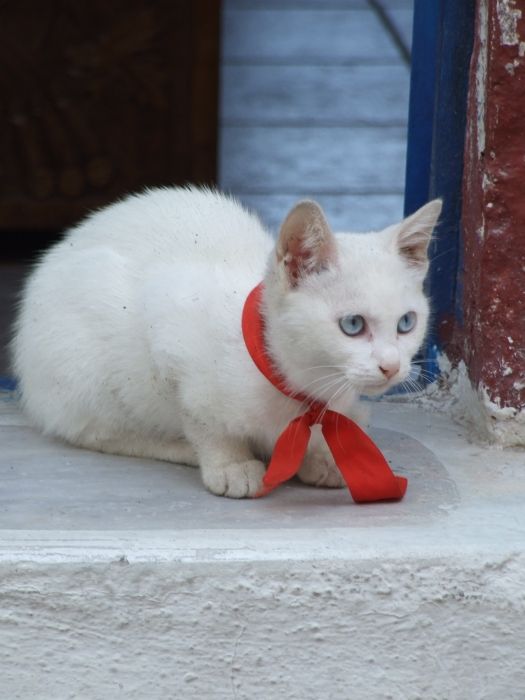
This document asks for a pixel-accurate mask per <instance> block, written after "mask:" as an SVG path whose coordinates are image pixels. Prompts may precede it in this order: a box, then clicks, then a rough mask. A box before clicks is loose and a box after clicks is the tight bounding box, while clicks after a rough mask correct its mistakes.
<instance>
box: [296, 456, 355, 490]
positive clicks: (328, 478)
mask: <svg viewBox="0 0 525 700" xmlns="http://www.w3.org/2000/svg"><path fill="white" fill-rule="evenodd" d="M297 476H298V477H299V479H300V480H301V481H303V482H304V483H305V484H309V485H310V486H323V487H325V488H331V489H340V488H343V486H344V485H345V481H344V479H343V477H342V475H341V472H340V471H339V469H338V468H337V466H336V465H335V462H334V461H333V459H332V458H331V456H328V455H325V454H324V453H315V452H314V453H313V454H309V455H307V456H306V458H305V460H304V462H303V464H302V466H301V468H300V470H299V472H298V473H297Z"/></svg>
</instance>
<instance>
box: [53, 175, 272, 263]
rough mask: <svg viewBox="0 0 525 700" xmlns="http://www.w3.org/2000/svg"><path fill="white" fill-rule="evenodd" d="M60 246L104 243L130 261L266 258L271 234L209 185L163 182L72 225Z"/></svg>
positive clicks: (247, 261) (229, 261) (94, 245)
mask: <svg viewBox="0 0 525 700" xmlns="http://www.w3.org/2000/svg"><path fill="white" fill-rule="evenodd" d="M63 243H64V246H63V249H64V250H65V251H70V250H81V249H85V248H92V247H99V246H104V247H108V248H111V249H112V250H114V251H115V252H118V253H119V254H120V255H122V256H124V257H125V258H126V259H128V260H129V261H131V262H134V263H137V264H140V266H141V267H142V266H144V265H147V264H148V263H149V262H157V261H159V260H162V261H163V262H167V261H168V262H169V261H172V260H173V261H175V260H179V259H181V258H182V259H190V260H194V259H204V260H205V259H210V260H212V261H214V262H217V261H221V260H222V261H224V262H225V263H227V264H235V263H236V262H238V263H241V264H243V263H244V264H246V263H249V262H250V261H251V260H254V259H259V260H260V258H261V256H262V257H263V258H265V257H266V256H267V255H268V253H269V251H270V250H271V248H272V238H271V236H270V235H269V234H268V233H267V232H266V231H265V230H264V228H263V226H262V225H261V223H260V221H259V219H258V217H257V216H255V215H254V214H252V213H251V212H249V211H247V210H246V209H244V208H243V207H242V206H241V205H240V204H239V203H238V202H237V201H236V200H235V199H233V198H231V197H228V196H226V195H224V194H222V193H220V192H217V191H214V190H210V189H200V188H195V187H188V188H176V187H165V188H158V189H153V190H147V191H145V192H143V193H141V194H137V195H130V196H128V197H126V198H125V199H123V200H121V201H119V202H117V203H115V204H113V205H111V206H109V207H107V208H105V209H102V210H100V211H98V212H95V213H94V214H92V215H91V216H90V217H88V218H87V219H86V220H85V221H84V222H82V223H81V224H80V225H79V226H77V227H75V228H74V229H72V230H71V231H70V232H69V234H68V235H67V236H66V239H65V240H64V242H63Z"/></svg>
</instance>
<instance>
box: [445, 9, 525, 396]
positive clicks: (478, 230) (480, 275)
mask: <svg viewBox="0 0 525 700" xmlns="http://www.w3.org/2000/svg"><path fill="white" fill-rule="evenodd" d="M498 6H499V7H498ZM520 7H521V13H520V14H521V16H519V17H518V15H517V14H513V15H509V14H505V13H506V12H507V13H508V12H511V13H512V12H513V11H516V10H518V9H519V8H520ZM484 12H486V13H487V14H486V17H487V19H488V23H487V25H484V23H483V21H482V19H483V13H484ZM506 20H507V21H508V22H510V23H507V24H505V21H506ZM484 26H485V27H486V31H484ZM514 27H515V30H516V31H515V32H514V31H513V29H514ZM476 30H477V31H476V39H475V44H474V51H473V56H472V64H471V75H470V87H469V107H468V117H467V124H468V126H467V140H466V147H465V170H464V178H463V214H462V224H463V226H462V228H463V235H464V277H463V285H464V287H463V289H464V297H463V308H464V319H463V327H462V328H461V329H459V331H458V333H457V335H456V343H457V346H459V350H460V353H461V356H462V357H463V359H464V360H465V363H466V365H467V367H468V370H469V375H470V378H471V381H472V383H473V385H474V387H476V388H477V387H479V386H480V385H483V386H484V387H485V388H486V389H487V392H488V395H489V398H490V399H491V400H492V401H494V402H495V403H497V404H499V405H501V406H504V407H506V406H511V407H514V408H518V409H519V408H522V407H524V406H525V55H520V54H525V2H516V3H514V2H513V0H478V7H477V28H476ZM484 39H486V42H487V43H486V78H485V77H484V76H483V71H482V70H481V68H480V66H482V65H483V56H484V47H483V42H484ZM520 42H524V43H523V44H520ZM476 80H477V83H476ZM483 81H485V82H484V89H483ZM480 97H481V99H482V100H483V99H484V114H483V105H481V106H480ZM483 128H484V131H485V142H484V145H483V136H482V130H483Z"/></svg>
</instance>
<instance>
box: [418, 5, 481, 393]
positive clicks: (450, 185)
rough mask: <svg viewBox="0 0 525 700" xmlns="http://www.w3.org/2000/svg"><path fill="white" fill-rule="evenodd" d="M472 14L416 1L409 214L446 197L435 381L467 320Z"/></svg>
mask: <svg viewBox="0 0 525 700" xmlns="http://www.w3.org/2000/svg"><path fill="white" fill-rule="evenodd" d="M474 16H475V3H474V2H473V0H466V1H465V2H457V0H436V2H431V1H430V0H416V2H415V7H414V37H413V47H412V76H411V87H410V90H411V92H410V113H409V131H408V146H407V171H406V189H405V213H406V214H410V213H412V212H413V211H415V210H416V209H417V208H418V207H419V206H421V205H423V204H424V203H425V202H427V201H428V200H430V199H433V198H435V197H442V198H443V212H442V215H441V219H440V223H439V225H438V227H437V228H436V232H435V235H434V239H433V242H432V244H431V248H430V258H431V264H430V272H429V275H428V278H427V293H428V295H429V297H430V300H431V304H432V311H433V319H434V324H433V327H432V329H431V332H430V334H429V338H428V341H427V346H426V348H425V351H424V354H423V357H424V359H425V360H426V363H425V369H426V370H427V372H428V373H429V375H430V376H429V381H430V380H431V379H432V378H435V377H437V376H438V374H439V368H438V365H437V356H438V355H439V353H440V352H441V351H442V350H443V349H444V347H445V344H446V338H447V335H450V333H451V331H452V327H453V325H454V324H455V323H461V320H462V241H461V189H462V177H463V150H464V145H465V127H466V110H467V93H468V78H469V65H470V56H471V53H472V45H473V36H474Z"/></svg>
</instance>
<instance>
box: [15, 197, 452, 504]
mask: <svg viewBox="0 0 525 700" xmlns="http://www.w3.org/2000/svg"><path fill="white" fill-rule="evenodd" d="M299 206H300V207H302V208H300V209H299V210H298V211H299V214H300V216H299V229H298V231H299V233H298V234H297V231H296V232H295V233H294V235H295V234H297V235H299V236H301V235H302V236H303V239H301V241H300V243H301V246H302V247H301V248H300V251H302V252H300V253H297V250H295V253H293V254H295V255H297V254H303V253H304V252H305V251H308V246H310V247H311V249H312V251H313V253H312V254H313V255H314V257H315V256H316V255H319V256H322V260H321V257H319V265H318V266H317V268H316V267H315V265H314V266H312V265H310V264H309V265H305V266H304V269H303V268H299V269H303V272H302V273H301V276H300V278H299V279H298V280H295V281H294V283H293V284H292V281H291V279H290V277H289V268H287V267H286V265H285V260H284V258H283V256H282V255H280V254H278V253H275V252H274V241H273V239H272V238H271V236H270V235H269V234H268V233H267V232H266V231H265V230H264V229H263V228H262V226H261V224H260V222H259V220H258V219H257V218H256V217H255V216H254V215H252V214H250V213H248V212H247V211H245V210H244V209H243V208H242V207H241V206H240V205H239V204H238V203H236V202H235V201H234V200H232V199H230V198H228V197H225V196H223V195H221V194H219V193H216V192H211V191H206V190H198V189H193V188H191V189H157V190H153V191H148V192H146V193H144V194H142V195H138V196H131V197H128V198H127V199H125V200H123V201H121V202H118V203H116V204H114V205H112V206H110V207H108V208H106V209H104V210H102V211H99V212H97V213H95V214H93V215H92V216H90V217H89V218H88V219H86V220H85V221H84V222H83V223H81V224H80V225H79V226H77V227H76V228H74V229H72V230H71V231H70V232H69V233H68V234H67V235H66V236H65V238H64V239H63V240H62V241H61V242H59V243H58V244H57V245H55V246H54V247H53V248H52V249H51V250H50V251H49V252H48V253H46V254H45V255H44V257H43V258H42V260H41V261H40V262H39V263H38V265H37V266H36V268H35V270H34V271H33V273H32V275H31V276H30V278H29V280H28V283H27V285H26V288H25V290H24V293H23V298H22V302H21V306H20V313H19V317H18V320H17V324H16V329H15V337H14V340H13V346H12V349H13V359H14V369H15V373H16V375H17V376H18V377H19V380H20V388H21V396H22V402H23V406H24V409H25V411H26V412H27V414H28V416H29V417H30V418H31V419H32V421H33V422H34V423H35V424H36V425H37V426H38V427H39V428H40V429H41V430H43V431H44V432H45V433H47V434H50V435H55V436H58V437H61V438H63V439H65V440H67V441H69V442H71V443H73V444H75V445H79V446H81V447H87V448H90V449H94V450H99V451H103V452H111V453H120V454H128V455H136V456H141V457H153V458H157V459H165V460H169V461H174V462H179V461H182V462H185V463H189V464H199V465H200V467H201V473H202V478H203V481H204V483H205V485H206V486H207V487H208V488H209V489H210V490H211V491H213V492H214V493H217V494H222V495H227V496H233V497H243V496H247V495H253V494H254V493H255V492H256V490H257V489H258V488H259V486H260V482H261V478H262V476H263V473H264V464H263V462H264V460H265V459H267V456H268V455H269V454H270V453H271V451H272V448H273V445H274V442H275V439H276V437H277V436H278V435H279V433H280V432H281V431H282V430H283V429H284V427H285V426H286V425H287V423H288V421H289V420H291V419H292V418H293V417H295V416H296V415H298V414H299V413H300V412H301V406H300V405H299V403H298V402H297V401H295V400H293V399H289V398H286V397H285V396H283V395H282V394H280V393H279V392H278V391H277V390H276V389H274V388H273V387H272V386H271V385H270V383H269V382H268V381H267V380H266V379H265V378H264V377H263V376H262V375H261V374H260V372H259V370H258V369H257V368H256V367H255V365H254V364H253V362H252V360H251V358H250V357H249V355H248V353H247V351H246V348H245V345H244V342H243V339H242V333H241V323H240V321H241V312H242V308H243V304H244V301H245V299H246V296H247V294H248V292H249V291H250V290H251V289H252V288H253V287H254V286H255V285H256V284H257V283H258V282H260V281H261V279H263V277H265V279H266V288H267V292H266V295H265V298H264V312H265V316H266V322H267V340H268V344H269V348H270V351H271V353H272V355H273V357H274V359H275V362H276V363H277V365H278V366H279V368H280V369H281V370H282V372H283V373H284V374H285V376H286V377H287V379H288V381H289V383H290V385H291V386H292V387H294V388H296V389H297V390H302V391H305V392H306V393H308V394H310V395H311V396H313V397H316V398H320V399H324V400H330V399H331V397H332V396H333V395H335V393H336V391H337V390H339V392H340V393H339V394H338V395H337V396H336V397H335V400H334V401H332V405H333V406H334V407H335V409H336V410H341V411H343V412H345V413H349V412H352V410H353V408H354V409H355V404H356V401H357V397H358V395H359V394H360V393H372V394H375V393H379V392H381V391H384V390H386V389H387V388H389V387H390V386H392V384H394V383H395V382H396V381H400V380H401V379H403V378H405V377H406V376H407V374H408V372H409V368H410V360H411V358H412V357H413V355H414V354H415V352H416V351H417V349H418V348H419V346H420V344H421V342H422V340H423V337H424V334H425V329H426V324H427V317H428V306H427V301H426V299H425V297H424V295H423V292H422V281H423V277H424V274H425V272H426V263H424V264H420V265H414V264H413V262H412V263H409V262H407V260H406V258H405V257H403V256H402V255H401V254H400V252H399V240H400V239H401V237H402V235H404V237H405V238H406V237H407V236H410V231H408V232H407V231H406V228H405V229H403V224H401V225H397V226H393V227H390V228H389V229H386V230H384V231H382V232H379V233H369V234H367V235H363V234H339V235H337V236H336V238H335V239H334V237H333V236H332V234H331V233H330V231H329V229H328V225H327V224H326V222H325V220H324V217H323V215H322V212H321V210H320V209H319V208H318V207H317V205H315V204H313V203H307V206H306V207H305V205H299ZM432 206H434V208H433V209H432V211H431V212H430V213H429V211H428V207H432ZM426 209H427V212H426V214H425V215H423V216H422V218H425V216H426V218H427V219H428V221H425V222H424V223H425V227H426V228H425V231H426V234H425V236H426V238H425V239H424V241H423V245H424V250H425V251H426V245H427V244H428V238H429V236H430V232H431V229H432V227H433V226H434V223H435V220H436V218H437V215H438V214H439V211H438V209H439V207H438V206H437V205H436V204H435V203H434V205H432V204H431V205H427V207H426ZM422 211H423V210H422ZM312 212H313V214H312ZM301 216H303V217H304V218H305V222H304V232H303V233H302V234H301V230H300V229H301V226H300V222H301ZM312 216H314V219H315V221H314V223H312ZM415 216H416V218H417V215H415ZM296 218H297V217H296ZM294 226H295V227H296V228H297V221H295V223H294ZM416 228H417V227H416ZM309 231H310V232H311V231H313V234H312V235H310V234H309ZM320 232H321V233H320ZM403 232H404V233H403ZM289 235H290V232H289V231H287V227H286V226H283V231H282V232H281V237H280V246H281V248H282V246H283V245H285V244H286V239H287V236H289ZM323 237H324V239H323ZM323 240H324V241H325V243H326V245H324V246H323ZM283 241H284V243H283ZM285 247H286V245H285ZM319 251H321V252H319ZM288 257H289V256H288ZM305 259H306V258H305ZM316 259H317V258H316ZM308 261H310V262H311V256H310V257H309V258H308ZM287 270H288V272H287ZM407 311H416V312H417V314H418V324H417V326H416V329H415V330H414V331H413V332H411V333H409V334H407V335H403V336H401V335H398V334H397V332H396V326H397V321H398V319H399V317H401V316H402V315H403V314H405V313H406V312H407ZM348 313H354V314H357V313H358V314H362V315H363V316H365V317H366V318H367V320H368V321H369V332H367V334H366V336H363V337H359V338H349V337H347V336H345V335H344V334H343V333H342V331H341V330H340V328H339V326H338V319H339V318H340V317H341V316H343V315H345V314H348ZM395 361H399V363H400V366H401V368H400V372H399V373H398V374H397V375H396V377H395V378H393V379H392V380H390V381H389V382H385V377H384V376H383V374H382V372H381V370H380V368H379V367H380V365H381V364H382V363H383V364H384V363H387V364H388V363H389V362H390V363H391V364H392V362H395ZM345 380H346V384H347V386H346V391H344V392H343V386H344V384H345ZM341 392H342V393H341ZM300 476H302V478H303V479H304V480H305V481H307V482H309V483H323V484H325V485H332V486H339V485H341V480H340V477H339V475H338V472H337V471H336V469H335V467H334V466H333V463H332V462H331V459H330V458H328V456H327V451H326V450H325V448H324V447H323V443H322V441H320V440H317V439H316V440H314V441H313V446H312V450H311V454H310V455H309V456H308V457H307V459H306V461H305V464H304V467H303V468H302V470H301V473H300Z"/></svg>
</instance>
